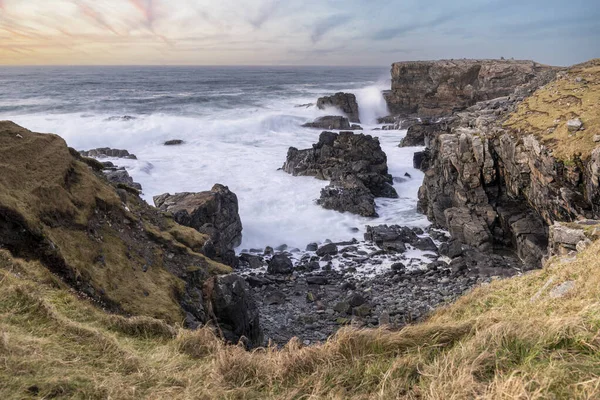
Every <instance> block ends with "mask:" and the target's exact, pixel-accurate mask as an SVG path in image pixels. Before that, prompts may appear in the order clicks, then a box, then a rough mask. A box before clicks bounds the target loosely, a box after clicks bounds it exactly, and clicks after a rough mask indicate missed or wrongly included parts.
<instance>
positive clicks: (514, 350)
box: [0, 242, 600, 399]
mask: <svg viewBox="0 0 600 400" xmlns="http://www.w3.org/2000/svg"><path fill="white" fill-rule="evenodd" d="M599 251H600V242H597V243H594V244H593V245H592V246H591V247H590V248H589V249H588V250H586V252H585V253H583V254H581V255H580V256H578V257H577V259H575V260H563V261H560V260H554V261H552V262H551V263H550V264H549V265H548V266H547V267H546V268H545V269H543V270H540V271H535V272H533V273H530V274H528V275H525V276H522V277H517V278H513V279H509V280H502V281H495V282H494V283H492V284H490V285H487V286H485V287H481V288H478V289H476V290H474V291H473V292H472V293H470V294H468V295H466V296H464V297H462V298H461V299H459V300H458V301H457V302H456V303H455V304H453V305H451V306H448V307H447V308H445V309H441V310H439V311H438V312H436V313H435V314H434V315H432V316H431V317H430V318H429V319H428V320H427V321H425V322H423V323H420V324H417V325H413V326H408V327H406V328H405V329H403V330H401V331H399V332H392V331H387V330H383V329H380V330H353V329H343V330H341V331H339V332H338V334H337V335H336V336H335V337H334V338H332V339H330V340H329V341H327V342H326V343H324V344H322V345H318V346H313V347H303V346H301V344H300V343H299V342H298V341H295V340H293V341H291V342H290V343H289V344H288V345H287V346H286V347H285V348H283V349H280V350H277V349H274V348H267V349H259V350H256V351H254V352H246V351H244V350H243V349H242V348H241V347H236V346H225V345H223V344H222V343H221V342H220V341H219V340H218V339H217V338H216V336H215V335H214V334H213V333H212V331H211V330H210V328H204V329H201V330H198V331H189V330H185V329H182V328H181V327H177V326H172V325H168V324H166V323H164V322H162V321H161V320H157V319H152V318H148V317H136V318H133V319H127V318H124V317H121V316H115V315H110V314H107V313H105V312H104V311H102V310H100V309H98V308H96V307H95V306H93V305H92V304H90V303H89V301H88V300H85V299H81V298H79V297H78V296H77V294H76V293H74V292H73V291H71V290H69V289H68V288H67V287H66V286H65V285H64V284H62V283H60V281H58V280H56V279H54V278H53V277H52V275H51V274H50V273H49V272H47V270H46V269H45V268H44V267H42V266H41V265H40V264H38V263H37V262H24V261H22V260H14V259H13V258H11V257H10V256H9V255H8V253H6V252H5V251H0V398H3V399H13V398H19V399H21V398H92V399H93V398H113V399H139V398H148V399H164V398H169V399H209V398H210V399H212V398H218V399H348V398H351V399H394V398H408V399H473V398H479V399H515V398H521V399H546V398H555V399H563V398H565V399H566V398H581V399H595V398H600V260H598V257H597V254H598V252H599ZM550 278H552V279H553V281H552V282H553V283H552V284H551V285H547V287H546V288H545V289H544V290H543V291H541V292H540V288H542V287H544V285H545V283H546V282H547V281H548V280H549V279H550ZM567 280H570V281H574V282H575V288H574V289H573V290H572V291H571V292H569V293H567V294H566V295H565V296H564V297H562V298H552V297H550V296H549V292H550V291H551V290H552V288H553V287H555V286H556V285H558V284H560V283H562V282H565V281H567ZM532 299H534V300H532Z"/></svg>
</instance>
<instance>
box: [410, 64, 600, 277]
mask: <svg viewBox="0 0 600 400" xmlns="http://www.w3.org/2000/svg"><path fill="white" fill-rule="evenodd" d="M598 65H600V62H599V61H592V62H590V63H586V64H583V65H579V66H575V67H573V68H571V69H569V70H568V71H566V72H560V73H559V74H558V75H557V77H556V79H554V80H553V81H551V82H550V83H548V82H544V81H539V80H538V82H539V83H545V84H546V85H545V86H544V87H542V88H540V89H538V90H537V91H536V92H535V93H534V94H533V95H532V96H530V97H528V98H525V99H524V98H523V97H520V96H519V89H517V91H516V92H515V93H514V94H513V95H511V96H510V97H502V98H498V99H494V100H490V101H486V102H480V103H478V104H476V105H475V106H472V107H470V108H469V109H467V110H466V111H464V112H461V113H457V114H456V116H457V120H456V121H455V122H454V123H453V124H452V127H451V131H450V133H444V134H440V135H438V136H437V137H435V138H434V139H433V141H431V143H430V146H429V149H428V152H429V155H428V157H427V160H428V163H426V164H427V165H428V166H429V168H428V169H427V170H426V172H425V179H424V183H423V186H422V187H421V190H420V192H419V207H420V209H421V210H422V211H423V212H425V213H426V214H427V215H428V217H429V218H430V219H431V220H432V221H434V222H435V223H436V224H437V225H439V226H443V227H445V228H448V229H449V230H450V231H451V233H452V235H453V237H455V238H457V239H458V240H460V241H461V242H463V243H466V244H468V245H470V246H473V247H475V248H479V249H480V250H486V251H487V250H490V249H492V248H494V247H510V248H513V249H515V250H516V252H517V254H518V255H519V257H520V258H521V259H522V260H523V261H524V262H525V264H526V266H528V267H530V268H533V267H538V266H540V263H541V260H542V258H543V257H544V255H545V254H546V253H547V247H548V236H549V231H548V227H549V226H550V227H552V226H554V224H555V222H556V221H563V222H570V221H577V220H580V219H597V218H599V217H600V209H599V207H598V206H597V204H598V203H597V200H598V199H599V198H600V187H599V186H598V182H600V181H599V179H598V177H599V176H600V175H599V174H598V167H597V166H598V165H600V164H599V163H598V160H599V157H600V148H598V147H596V146H597V145H596V143H595V142H594V140H593V136H594V135H595V132H596V131H597V129H598V126H596V125H595V124H594V123H590V126H589V128H586V129H585V130H584V131H581V132H577V133H573V132H570V133H569V130H568V126H567V123H566V122H567V121H566V119H567V118H571V119H573V117H575V116H579V117H582V118H585V119H586V120H588V121H594V119H593V117H591V115H593V110H592V108H589V107H590V104H594V102H596V104H597V103H598V101H599V100H600V90H599V84H600V79H599V78H600V68H598ZM581 76H584V77H585V82H586V83H585V84H583V83H581V82H578V81H577V78H578V77H581ZM583 100H585V101H583ZM563 103H564V107H565V108H561V106H560V105H561V104H563ZM533 109H535V110H538V111H540V112H542V111H543V113H541V114H534V113H533V112H532V110H533ZM565 111H567V112H568V114H566V118H565V117H563V120H562V121H561V119H560V116H559V115H564V113H565ZM569 135H571V136H569ZM421 161H422V160H421ZM563 229H564V228H563ZM553 230H554V231H553V232H554V233H552V234H550V236H551V237H554V238H553V239H552V240H551V242H552V241H555V242H561V241H562V239H561V240H557V239H556V236H557V232H558V231H556V228H553ZM580 239H581V238H579V237H578V238H577V242H579V241H581V240H580ZM574 240H575V239H573V240H570V241H569V240H567V241H566V242H564V241H562V242H563V244H565V243H566V245H564V246H562V245H561V246H562V247H567V248H569V246H571V247H576V246H577V243H574V242H573V241H574ZM572 242H573V243H572ZM553 247H556V246H554V245H552V244H550V248H551V249H552V248H553Z"/></svg>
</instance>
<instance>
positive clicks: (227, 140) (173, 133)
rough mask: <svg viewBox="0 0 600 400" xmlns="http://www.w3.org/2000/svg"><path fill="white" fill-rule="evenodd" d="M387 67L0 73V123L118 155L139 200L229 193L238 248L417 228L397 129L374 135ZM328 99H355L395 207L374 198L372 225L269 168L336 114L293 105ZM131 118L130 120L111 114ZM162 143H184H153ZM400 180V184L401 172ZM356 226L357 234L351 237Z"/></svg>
mask: <svg viewBox="0 0 600 400" xmlns="http://www.w3.org/2000/svg"><path fill="white" fill-rule="evenodd" d="M389 87H390V82H389V69H388V68H372V67H368V68H366V67H345V68H344V67H0V119H8V120H12V121H14V122H16V123H17V124H19V125H22V126H24V127H26V128H28V129H30V130H33V131H37V132H51V133H56V134H58V135H60V136H61V137H63V138H64V139H65V140H66V142H67V144H68V145H69V146H71V147H74V148H76V149H77V150H87V149H91V148H96V147H111V148H121V149H127V150H129V151H130V152H131V153H134V154H136V155H137V158H138V159H137V160H123V159H118V160H113V161H114V162H115V164H117V165H119V166H124V167H126V168H127V170H128V171H129V173H130V174H131V176H132V177H133V178H134V180H135V181H137V182H139V183H141V184H142V186H143V195H142V197H143V198H144V199H145V200H146V201H148V202H149V203H150V204H153V203H152V197H153V196H155V195H158V194H162V193H165V192H170V193H176V192H183V191H190V192H197V191H203V190H209V189H210V188H211V187H212V186H213V184H214V183H221V184H224V185H227V186H229V188H230V189H231V190H232V191H233V192H235V193H236V194H237V196H238V200H239V206H240V216H241V219H242V224H243V226H244V230H243V242H242V245H241V246H240V248H239V249H238V250H241V249H247V248H263V247H265V246H273V247H276V246H279V245H281V244H287V245H288V246H290V247H298V248H300V249H304V247H305V246H306V244H308V243H310V242H323V241H325V240H327V239H329V240H333V241H341V240H349V239H351V238H353V237H356V238H357V239H360V238H361V237H362V233H363V232H364V230H365V226H366V225H377V224H384V223H385V224H400V225H407V226H426V225H427V224H428V223H427V220H426V218H425V217H424V216H423V215H421V214H418V213H417V212H416V201H417V191H418V188H419V186H420V184H421V182H422V178H423V175H422V173H421V172H420V171H418V170H415V169H414V168H413V167H412V153H413V152H414V151H415V150H417V149H415V148H399V147H398V143H399V142H400V140H401V139H402V137H403V136H404V135H405V134H406V132H405V131H373V129H374V128H376V127H377V126H378V125H377V123H376V119H377V117H381V116H385V115H387V109H386V105H385V101H384V99H383V97H382V94H381V92H382V90H385V89H389ZM338 91H346V92H352V93H354V94H356V96H357V100H358V103H359V108H360V115H361V122H362V123H361V125H362V126H363V128H365V131H364V133H366V134H372V135H374V136H378V137H379V138H380V141H381V145H382V148H383V150H384V151H385V152H386V154H387V156H388V167H389V171H390V173H391V174H392V175H393V176H394V177H395V178H396V182H395V184H394V186H395V188H396V190H397V191H398V194H399V196H400V197H399V198H398V199H378V201H377V206H378V210H377V211H378V213H379V215H380V216H379V217H378V218H375V219H370V218H363V217H359V216H356V215H352V214H348V213H339V212H336V211H331V210H325V209H323V208H321V207H320V206H318V205H316V204H315V200H316V199H317V198H318V197H319V193H320V189H321V188H322V187H324V186H326V184H327V182H324V181H319V180H317V179H314V178H312V177H294V176H291V175H288V174H286V173H284V172H283V171H280V170H279V168H281V166H282V165H283V163H284V162H285V158H286V154H287V150H288V148H289V147H290V146H293V147H297V148H299V149H302V148H307V147H310V146H311V145H312V144H313V143H316V142H317V140H318V137H319V134H320V130H315V129H309V128H303V127H301V125H302V124H303V123H305V122H309V121H312V120H314V119H315V118H316V117H318V116H321V115H327V114H332V113H335V111H333V112H332V110H327V111H323V110H318V109H317V108H316V107H306V106H301V105H305V104H307V103H316V100H317V98H318V97H320V96H322V95H327V94H333V93H335V92H338ZM122 116H131V117H134V118H133V119H121V118H111V117H122ZM169 139H183V140H184V141H185V144H184V145H181V146H164V145H163V142H164V141H166V140H169ZM407 173H408V175H410V177H408V176H406V174H407ZM356 229H358V231H357V230H356Z"/></svg>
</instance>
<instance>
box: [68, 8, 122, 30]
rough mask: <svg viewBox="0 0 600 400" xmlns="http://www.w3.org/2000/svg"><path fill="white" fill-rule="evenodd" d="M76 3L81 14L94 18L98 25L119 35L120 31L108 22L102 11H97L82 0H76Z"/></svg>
mask: <svg viewBox="0 0 600 400" xmlns="http://www.w3.org/2000/svg"><path fill="white" fill-rule="evenodd" d="M75 4H76V5H77V7H78V8H79V11H80V12H81V14H83V15H84V16H86V17H88V18H89V19H91V20H93V21H94V22H95V23H96V25H98V26H99V27H101V28H104V29H106V30H108V31H110V32H112V33H114V34H115V35H117V36H118V35H119V32H117V31H116V30H115V29H114V28H113V27H112V26H111V25H110V24H109V23H108V22H106V20H105V19H104V16H103V15H102V14H101V13H100V12H98V11H96V10H95V9H93V8H92V7H91V6H89V5H87V4H84V3H82V2H81V1H75Z"/></svg>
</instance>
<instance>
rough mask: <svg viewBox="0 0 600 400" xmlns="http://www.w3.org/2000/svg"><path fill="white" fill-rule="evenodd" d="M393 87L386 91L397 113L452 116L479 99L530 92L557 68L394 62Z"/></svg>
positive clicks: (512, 63)
mask: <svg viewBox="0 0 600 400" xmlns="http://www.w3.org/2000/svg"><path fill="white" fill-rule="evenodd" d="M391 72H392V89H391V91H389V92H387V93H386V100H387V103H388V107H389V109H390V111H391V112H392V113H394V114H400V115H411V114H416V115H418V116H422V117H441V116H449V115H451V114H452V113H453V112H455V111H460V110H463V109H465V108H467V107H469V106H472V105H474V104H475V103H477V102H480V101H485V100H491V99H494V98H497V97H502V96H508V95H509V94H511V93H513V92H514V91H515V89H516V88H519V90H520V94H521V95H524V94H527V93H528V92H529V91H531V90H534V89H535V88H537V87H538V86H540V82H541V81H547V80H548V76H551V75H552V74H553V73H554V72H555V68H553V67H549V66H546V65H541V64H538V63H536V62H533V61H516V60H439V61H407V62H398V63H394V64H392V71H391Z"/></svg>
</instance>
